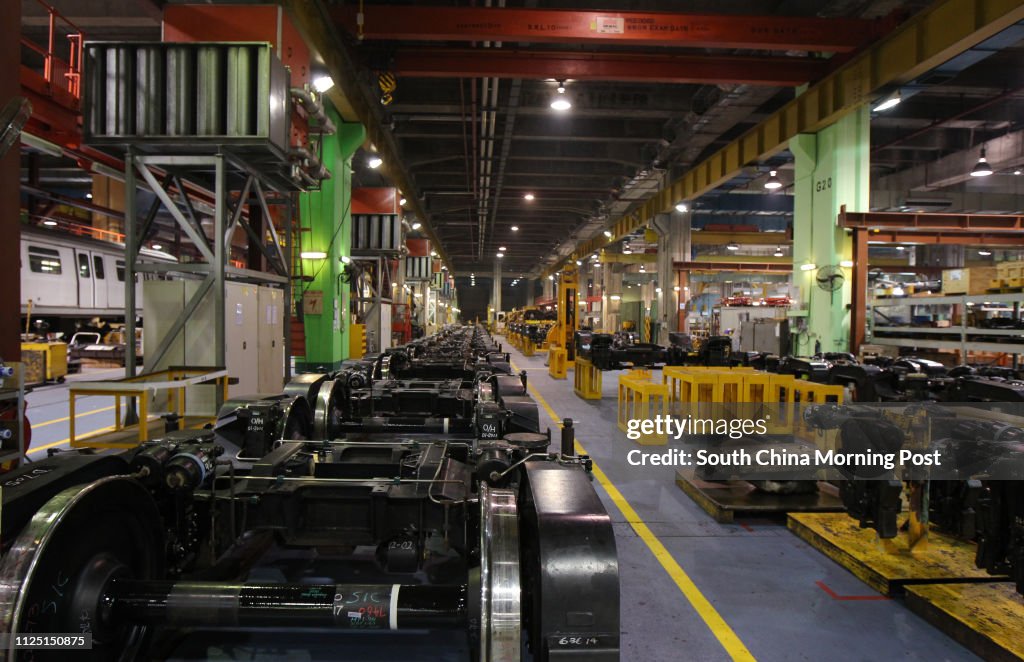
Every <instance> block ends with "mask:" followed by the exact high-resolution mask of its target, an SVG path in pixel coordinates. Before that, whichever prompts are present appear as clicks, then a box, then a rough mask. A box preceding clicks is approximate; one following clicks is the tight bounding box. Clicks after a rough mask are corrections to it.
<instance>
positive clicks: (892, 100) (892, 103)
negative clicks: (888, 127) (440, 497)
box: [875, 90, 903, 113]
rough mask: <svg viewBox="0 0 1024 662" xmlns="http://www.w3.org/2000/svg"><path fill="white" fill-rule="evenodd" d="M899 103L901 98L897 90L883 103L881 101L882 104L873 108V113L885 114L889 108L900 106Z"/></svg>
mask: <svg viewBox="0 0 1024 662" xmlns="http://www.w3.org/2000/svg"><path fill="white" fill-rule="evenodd" d="M900 101H903V98H902V97H901V96H900V92H899V90H896V93H895V94H892V95H890V96H889V97H887V98H886V99H885V100H884V101H882V103H880V104H878V105H877V106H875V112H876V113H881V112H885V111H886V110H889V109H890V108H895V107H896V106H898V105H900Z"/></svg>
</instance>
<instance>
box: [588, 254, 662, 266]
mask: <svg viewBox="0 0 1024 662" xmlns="http://www.w3.org/2000/svg"><path fill="white" fill-rule="evenodd" d="M598 261H599V262H601V263H602V264H610V263H612V262H618V263H619V264H654V263H655V262H657V261H658V255H657V254H656V253H632V254H630V255H624V254H622V253H609V252H607V251H601V257H600V258H598Z"/></svg>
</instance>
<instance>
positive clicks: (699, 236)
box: [690, 230, 793, 246]
mask: <svg viewBox="0 0 1024 662" xmlns="http://www.w3.org/2000/svg"><path fill="white" fill-rule="evenodd" d="M690 237H691V238H690V241H691V243H692V244H693V245H694V246H724V245H726V244H728V243H730V242H733V241H734V242H736V243H737V244H751V245H757V246H789V245H790V244H792V243H793V240H792V239H790V238H789V237H787V236H786V233H785V232H708V231H706V230H694V231H693V233H692V234H691V235H690Z"/></svg>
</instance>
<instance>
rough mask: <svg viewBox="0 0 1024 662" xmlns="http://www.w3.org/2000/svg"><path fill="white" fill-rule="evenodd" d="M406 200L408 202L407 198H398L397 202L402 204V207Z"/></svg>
mask: <svg viewBox="0 0 1024 662" xmlns="http://www.w3.org/2000/svg"><path fill="white" fill-rule="evenodd" d="M406 202H408V200H406V199H405V198H399V199H398V204H399V205H401V206H403V207H404V206H405V203H406Z"/></svg>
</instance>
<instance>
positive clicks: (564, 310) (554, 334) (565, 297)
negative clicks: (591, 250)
mask: <svg viewBox="0 0 1024 662" xmlns="http://www.w3.org/2000/svg"><path fill="white" fill-rule="evenodd" d="M578 289H579V280H578V277H577V271H576V265H575V264H573V263H572V262H571V261H570V262H569V264H568V265H566V267H565V268H564V269H563V270H562V274H561V278H559V280H558V321H557V322H556V323H555V325H554V326H553V327H551V330H550V331H548V338H547V340H548V348H549V349H548V374H549V375H551V376H552V377H553V378H555V379H565V378H566V376H567V375H568V370H569V369H570V368H571V367H572V366H573V363H574V362H575V360H576V344H575V342H574V339H573V336H574V334H575V333H576V329H577V328H578V326H579V310H578V306H579V303H578V298H577V293H578Z"/></svg>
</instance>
